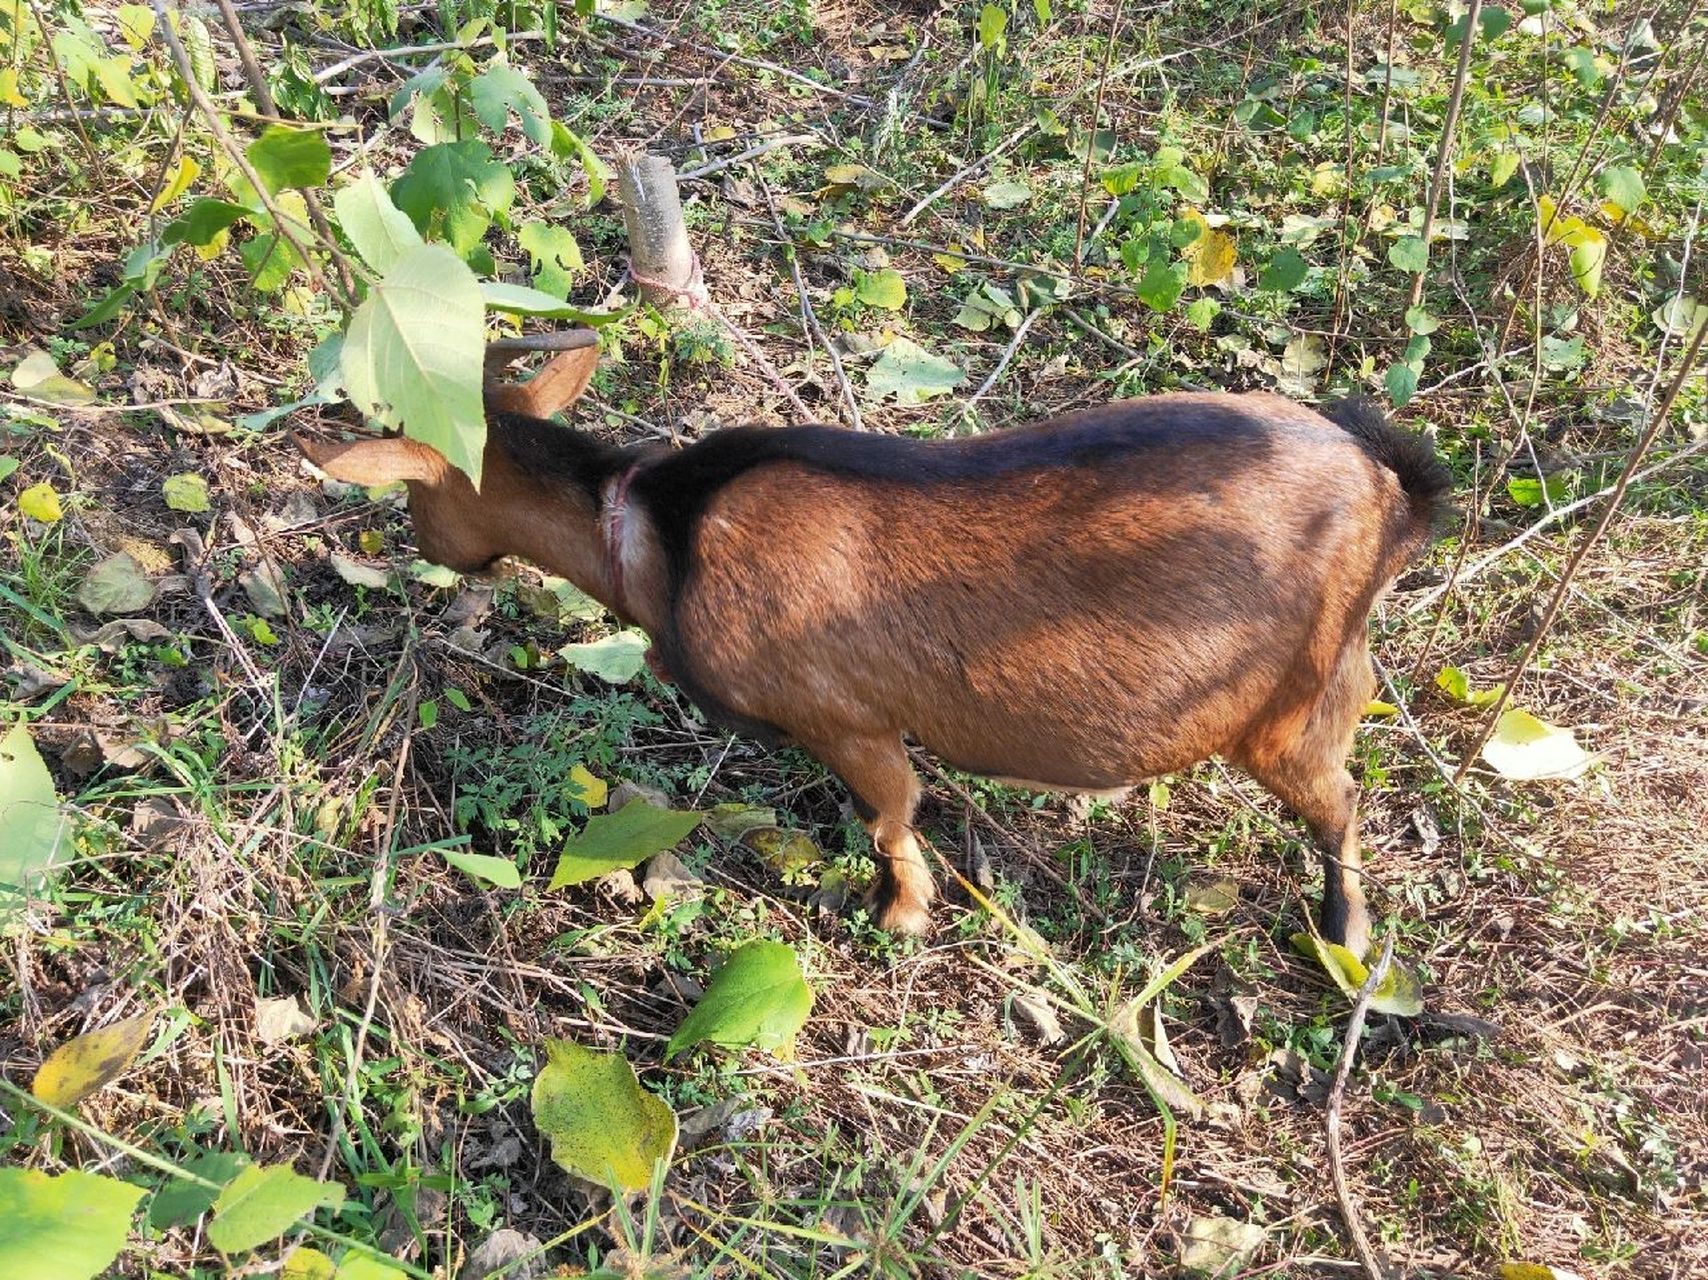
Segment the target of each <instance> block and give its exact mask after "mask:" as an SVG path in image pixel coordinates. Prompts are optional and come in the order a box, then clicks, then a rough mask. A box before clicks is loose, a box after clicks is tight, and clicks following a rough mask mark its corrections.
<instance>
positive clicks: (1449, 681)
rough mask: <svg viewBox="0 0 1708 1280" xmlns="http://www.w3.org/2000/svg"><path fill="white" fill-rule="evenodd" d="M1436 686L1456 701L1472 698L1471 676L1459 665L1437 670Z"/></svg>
mask: <svg viewBox="0 0 1708 1280" xmlns="http://www.w3.org/2000/svg"><path fill="white" fill-rule="evenodd" d="M1435 687H1436V688H1437V689H1440V690H1441V691H1442V692H1443V693H1445V694H1446V695H1447V696H1448V697H1449V698H1451V699H1453V701H1455V702H1469V701H1470V700H1471V677H1470V676H1468V675H1466V674H1465V673H1464V671H1463V670H1461V669H1460V668H1458V667H1442V668H1441V670H1440V671H1438V672H1436V674H1435Z"/></svg>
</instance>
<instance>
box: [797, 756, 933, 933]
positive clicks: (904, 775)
mask: <svg viewBox="0 0 1708 1280" xmlns="http://www.w3.org/2000/svg"><path fill="white" fill-rule="evenodd" d="M809 749H810V750H811V751H812V753H813V754H814V755H815V756H817V757H818V758H819V759H820V760H822V761H824V763H825V764H827V765H829V766H830V768H831V769H832V770H833V771H835V773H836V776H837V777H839V778H841V779H842V782H843V785H845V786H846V787H847V788H848V790H849V792H850V793H851V794H852V796H853V800H854V811H855V812H856V813H857V814H859V816H860V821H861V822H862V823H864V824H865V827H866V830H867V831H869V832H870V833H871V836H872V847H873V849H874V850H875V851H876V853H877V857H878V867H879V871H878V883H877V884H876V885H875V886H874V887H873V892H872V898H871V906H872V911H873V918H874V919H875V920H876V921H877V923H878V927H879V928H881V929H888V930H889V931H890V932H891V933H910V934H914V935H916V936H921V937H923V936H924V935H925V934H928V933H930V932H931V901H932V899H933V898H935V897H936V896H937V888H936V885H935V884H933V882H932V879H931V870H930V868H929V867H927V866H926V865H925V857H924V855H923V854H922V853H921V851H920V848H919V838H918V837H917V836H916V835H915V834H914V830H913V811H914V808H915V807H916V806H917V805H918V804H919V779H918V778H917V777H916V776H915V775H914V772H913V766H912V765H910V764H909V763H908V760H907V749H906V748H905V747H903V746H902V741H901V738H900V736H899V735H898V736H895V737H873V738H851V739H846V740H844V741H842V742H838V743H836V744H834V745H815V746H812V747H811V748H809Z"/></svg>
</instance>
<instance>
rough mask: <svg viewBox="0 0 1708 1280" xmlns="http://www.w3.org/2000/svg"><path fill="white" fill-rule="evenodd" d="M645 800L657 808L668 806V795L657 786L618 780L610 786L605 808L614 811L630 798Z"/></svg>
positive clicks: (666, 807)
mask: <svg viewBox="0 0 1708 1280" xmlns="http://www.w3.org/2000/svg"><path fill="white" fill-rule="evenodd" d="M637 799H638V800H645V801H646V802H647V803H648V804H650V805H652V806H654V807H655V808H659V809H668V808H669V807H670V797H669V796H668V795H666V794H665V792H664V791H663V790H662V789H661V788H659V787H649V786H647V785H646V783H644V782H619V783H618V784H617V785H616V786H614V787H612V788H611V795H610V799H609V800H608V801H607V802H606V805H605V807H606V809H608V810H609V811H610V812H612V813H615V812H617V810H619V809H621V808H622V807H623V806H624V805H626V804H628V802H629V801H631V800H637Z"/></svg>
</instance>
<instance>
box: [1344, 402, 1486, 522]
mask: <svg viewBox="0 0 1708 1280" xmlns="http://www.w3.org/2000/svg"><path fill="white" fill-rule="evenodd" d="M1318 412H1319V413H1321V414H1322V415H1323V417H1325V418H1327V419H1328V420H1329V421H1330V422H1332V423H1334V425H1335V426H1337V427H1339V428H1340V429H1341V430H1342V431H1344V432H1346V434H1347V435H1349V436H1351V437H1352V438H1353V439H1354V440H1355V441H1357V442H1358V447H1359V448H1360V449H1362V450H1364V452H1365V453H1366V454H1367V455H1369V457H1370V458H1371V459H1372V460H1374V461H1376V462H1379V463H1380V464H1381V465H1382V466H1384V467H1386V468H1387V469H1388V470H1389V471H1392V472H1393V473H1394V474H1395V475H1396V476H1398V477H1399V481H1400V487H1401V488H1402V489H1404V490H1405V493H1406V497H1407V498H1408V499H1409V500H1410V502H1411V516H1412V521H1413V523H1414V525H1415V527H1416V529H1417V532H1418V533H1419V534H1422V535H1424V537H1425V538H1426V537H1427V536H1428V535H1430V534H1434V533H1440V532H1443V531H1444V530H1445V529H1446V528H1447V527H1448V526H1449V525H1450V524H1451V523H1452V516H1453V508H1452V504H1451V502H1450V501H1449V499H1450V498H1451V496H1452V493H1453V473H1452V471H1450V470H1449V469H1448V467H1447V464H1446V463H1444V462H1442V461H1441V459H1440V458H1439V457H1437V456H1436V453H1435V445H1434V444H1433V443H1432V442H1431V441H1430V439H1429V437H1428V436H1426V435H1424V434H1422V433H1421V432H1417V431H1404V430H1401V429H1400V428H1399V427H1396V426H1395V425H1394V424H1393V423H1391V422H1390V421H1388V415H1387V414H1386V413H1384V412H1383V411H1382V408H1381V406H1380V405H1378V404H1376V403H1375V402H1374V401H1372V400H1368V399H1365V398H1364V397H1362V396H1353V397H1349V398H1347V399H1345V400H1335V401H1332V402H1331V403H1329V404H1326V405H1323V406H1321V408H1320V409H1319V410H1318ZM1422 541H1423V539H1422V538H1420V539H1419V545H1421V543H1422Z"/></svg>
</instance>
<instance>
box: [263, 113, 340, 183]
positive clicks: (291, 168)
mask: <svg viewBox="0 0 1708 1280" xmlns="http://www.w3.org/2000/svg"><path fill="white" fill-rule="evenodd" d="M244 155H245V156H247V157H248V159H249V163H250V164H251V165H252V166H254V169H255V174H256V176H257V177H259V178H260V179H261V181H262V182H263V183H264V184H265V185H266V187H267V194H268V195H275V196H276V195H278V194H279V192H281V191H283V190H285V189H286V188H287V187H324V186H325V185H326V179H327V178H328V177H330V176H331V174H332V148H331V147H329V146H327V145H326V136H325V135H324V134H322V133H321V132H320V131H319V130H318V129H293V128H291V127H290V126H289V125H283V124H275V125H269V126H268V127H267V130H266V132H265V133H263V134H262V135H261V136H260V137H259V138H257V139H256V140H255V141H254V142H252V143H250V144H249V149H248V150H247V151H245V152H244Z"/></svg>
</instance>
